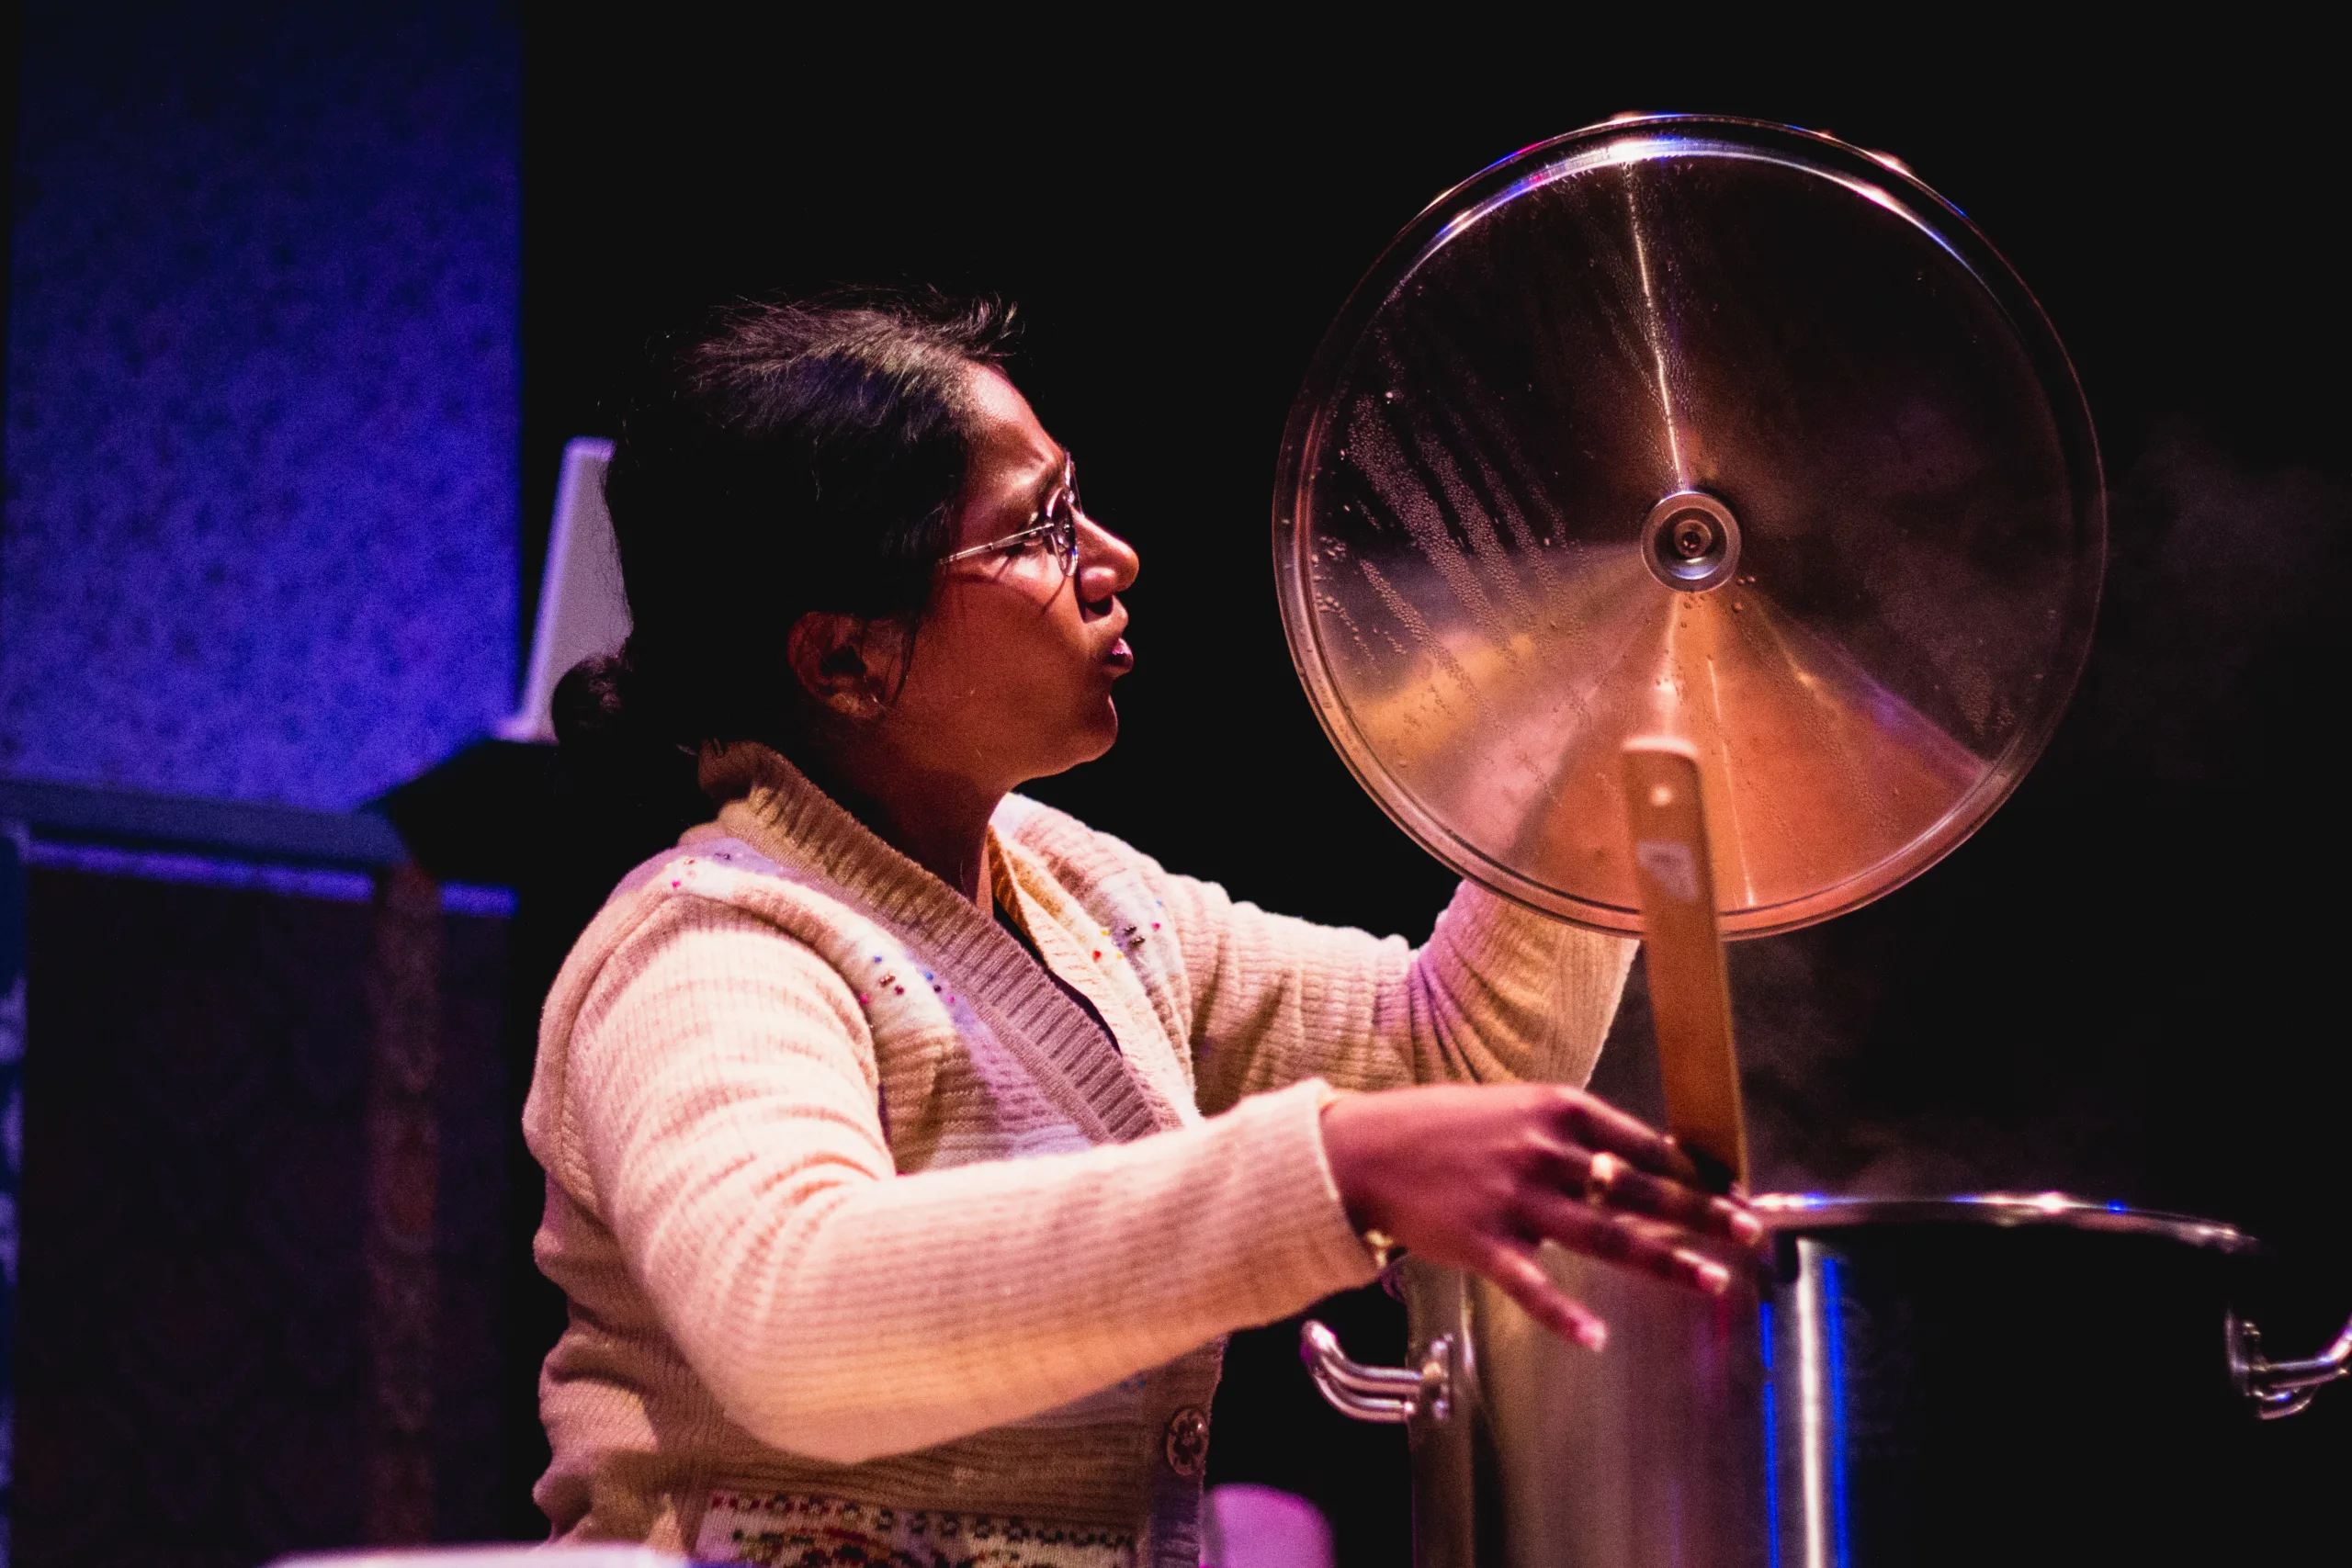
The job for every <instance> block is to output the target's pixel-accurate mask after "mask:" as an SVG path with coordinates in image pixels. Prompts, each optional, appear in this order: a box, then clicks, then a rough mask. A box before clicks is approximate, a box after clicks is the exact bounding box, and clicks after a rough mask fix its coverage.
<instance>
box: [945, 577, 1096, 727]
mask: <svg viewBox="0 0 2352 1568" xmlns="http://www.w3.org/2000/svg"><path fill="white" fill-rule="evenodd" d="M1061 609H1062V606H1061V605H1060V604H1039V603H1037V602H1036V601H1035V600H1029V599H1023V598H1022V597H1020V596H1017V595H1015V594H1012V593H1009V592H968V593H962V594H957V595H955V596H953V597H951V598H950V599H948V600H947V601H945V602H944V603H943V604H940V605H939V606H938V608H937V610H936V611H935V612H934V614H933V615H932V617H931V619H930V620H928V621H926V622H925V623H924V625H923V628H922V636H921V637H920V638H919V639H918V641H917V644H916V648H915V659H914V664H913V666H912V668H911V670H910V673H909V678H908V683H907V691H906V693H905V697H906V699H907V700H908V701H909V705H914V703H915V702H916V701H918V700H919V701H920V704H921V705H922V708H923V709H924V710H925V711H926V714H927V716H931V717H933V718H935V719H937V720H940V721H944V722H946V723H948V724H951V725H978V726H990V725H997V726H1001V725H1003V724H1005V723H1007V722H1008V721H1011V722H1016V723H1017V722H1019V721H1020V720H1022V719H1023V718H1024V717H1026V718H1031V719H1043V720H1047V721H1051V720H1052V719H1054V718H1056V717H1058V716H1059V715H1060V714H1061V713H1063V712H1065V711H1067V709H1068V705H1069V702H1070V700H1071V698H1072V697H1073V696H1075V695H1077V694H1079V693H1080V689H1081V688H1082V687H1083V684H1084V682H1083V681H1082V680H1081V679H1080V677H1081V676H1082V675H1083V673H1084V665H1085V650H1084V647H1083V643H1082V640H1081V639H1080V638H1078V637H1074V636H1073V635H1072V631H1071V628H1069V627H1068V626H1064V625H1063V624H1062V622H1063V619H1064V617H1063V616H1062V615H1060V614H1059V613H1058V612H1059V611H1060V610H1061Z"/></svg>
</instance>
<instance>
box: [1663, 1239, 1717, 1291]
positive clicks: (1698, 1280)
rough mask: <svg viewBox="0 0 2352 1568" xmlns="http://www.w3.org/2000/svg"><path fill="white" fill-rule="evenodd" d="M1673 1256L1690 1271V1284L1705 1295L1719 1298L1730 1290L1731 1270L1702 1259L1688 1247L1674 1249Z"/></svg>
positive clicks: (1709, 1259) (1707, 1259)
mask: <svg viewBox="0 0 2352 1568" xmlns="http://www.w3.org/2000/svg"><path fill="white" fill-rule="evenodd" d="M1674 1256H1675V1257H1676V1258H1679V1259H1680V1260H1681V1262H1682V1263H1683V1264H1684V1265H1685V1266H1686V1267H1688V1268H1689V1269H1690V1270H1691V1280H1692V1282H1693V1283H1695V1284H1696V1285H1697V1286H1698V1287H1699V1288H1700V1289H1701V1290H1702V1291H1704V1292H1707V1294H1709V1295H1711V1296H1720V1295H1722V1294H1723V1293H1724V1292H1725V1291H1728V1290H1730V1289H1731V1270H1730V1269H1726V1268H1724V1266H1723V1265H1722V1264H1720V1263H1717V1262H1715V1261H1713V1259H1712V1258H1702V1257H1700V1256H1699V1255H1698V1254H1697V1253H1695V1252H1692V1251H1691V1250H1690V1249H1689V1248H1688V1247H1676V1248H1675V1249H1674Z"/></svg>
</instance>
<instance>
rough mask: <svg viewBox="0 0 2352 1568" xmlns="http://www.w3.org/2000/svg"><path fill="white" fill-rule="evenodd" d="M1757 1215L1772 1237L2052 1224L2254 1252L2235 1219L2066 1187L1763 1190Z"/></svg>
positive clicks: (2255, 1247) (2250, 1239)
mask: <svg viewBox="0 0 2352 1568" xmlns="http://www.w3.org/2000/svg"><path fill="white" fill-rule="evenodd" d="M1754 1203H1755V1208H1756V1212H1757V1215H1758V1218H1760V1219H1761V1220H1763V1222H1764V1224H1766V1225H1767V1226H1768V1227H1770V1229H1771V1230H1772V1231H1773V1232H1775V1233H1776V1234H1779V1235H1801V1234H1803V1233H1804V1232H1806V1231H1817V1230H1838V1229H1844V1228H1846V1227H1849V1226H1852V1225H1972V1224H1973V1225H1996V1226H2000V1227H2003V1228H2010V1227H2016V1226H2022V1225H2055V1226H2059V1227H2062V1228H2064V1229H2069V1230H2086V1231H2100V1232H2105V1233H2109V1234H2114V1235H2155V1236H2163V1237H2165V1238H2166V1239H2168V1240H2171V1241H2177V1242H2183V1243H2186V1244H2187V1245H2188V1246H2190V1247H2210V1248H2211V1249H2212V1250H2214V1251H2216V1252H2225V1253H2245V1252H2256V1251H2258V1250H2260V1248H2261V1245H2262V1244H2261V1243H2260V1242H2258V1241H2256V1239H2255V1238H2254V1237H2252V1236H2250V1235H2246V1234H2245V1232H2243V1231H2241V1230H2239V1229H2238V1228H2237V1227H2236V1226H2234V1225H2225V1224H2222V1223H2221V1222H2220V1221H2218V1220H2200V1219H2198V1218H2197V1217H2195V1216H2194V1215H2190V1214H2169V1213H2162V1212H2161V1211H2157V1210H2152V1209H2135V1208H2132V1207H2131V1206H2130V1205H2129V1204H2126V1203H2114V1202H2109V1203H2100V1202H2095V1201H2091V1200H2089V1199H2086V1198H2077V1197H2075V1196H2073V1195H2072V1194H2070V1193H2065V1192H1968V1193H1958V1194H1955V1195H1953V1196H1951V1197H1949V1198H1838V1197H1831V1196H1828V1195H1826V1194H1824V1193H1819V1192H1766V1193H1762V1194H1760V1195H1758V1197H1757V1198H1756V1199H1755V1200H1754Z"/></svg>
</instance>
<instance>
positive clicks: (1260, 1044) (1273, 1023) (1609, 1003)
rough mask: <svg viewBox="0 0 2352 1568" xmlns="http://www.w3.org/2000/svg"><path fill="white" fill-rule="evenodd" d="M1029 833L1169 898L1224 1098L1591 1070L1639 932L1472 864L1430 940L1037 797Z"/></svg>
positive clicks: (1192, 1026) (1178, 985)
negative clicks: (1244, 892) (1269, 896)
mask: <svg viewBox="0 0 2352 1568" xmlns="http://www.w3.org/2000/svg"><path fill="white" fill-rule="evenodd" d="M1019 831H1020V835H1021V837H1022V840H1023V842H1024V843H1026V844H1028V845H1029V846H1030V847H1031V848H1032V849H1034V850H1035V851H1036V852H1040V853H1042V854H1044V855H1046V857H1047V858H1048V860H1049V861H1050V862H1052V863H1055V864H1056V866H1057V869H1058V870H1060V871H1061V872H1062V873H1063V874H1065V876H1067V877H1068V878H1069V880H1071V881H1072V882H1074V883H1076V884H1078V885H1081V886H1111V885H1114V884H1115V883H1116V882H1118V881H1119V880H1122V879H1125V878H1130V877H1132V878H1136V879H1137V880H1139V881H1140V882H1141V883H1142V884H1143V885H1144V886H1147V887H1148V889H1149V890H1150V892H1151V893H1152V895H1153V896H1154V897H1157V899H1158V900H1159V903H1160V904H1162V905H1164V906H1165V907H1166V908H1167V910H1168V918H1169V919H1170V922H1171V923H1172V924H1173V926H1174V928H1175V932H1176V937H1177V942H1178V948H1179V951H1180V953H1181V954H1182V973H1181V974H1180V975H1177V976H1171V979H1172V980H1173V982H1174V987H1173V988H1174V990H1175V991H1176V993H1177V994H1178V996H1179V998H1180V999H1181V1000H1182V1004H1183V1011H1184V1013H1185V1015H1186V1016H1185V1017H1184V1019H1183V1020H1182V1024H1183V1026H1184V1028H1185V1032H1187V1034H1188V1036H1189V1039H1188V1043H1189V1045H1190V1047H1191V1050H1192V1054H1193V1073H1194V1076H1195V1078H1196V1080H1197V1082H1198V1084H1199V1086H1200V1092H1199V1103H1200V1107H1201V1109H1202V1110H1203V1111H1206V1112H1208V1113H1210V1114H1212V1115H1214V1114H1216V1112H1218V1111H1223V1110H1225V1109H1226V1108H1227V1107H1229V1106H1232V1105H1235V1104H1237V1103H1238V1102H1239V1101H1240V1100H1242V1099H1243V1097H1244V1096H1247V1095H1251V1094H1256V1093H1260V1092H1261V1091H1263V1090H1266V1089H1275V1088H1279V1087H1281V1086H1282V1085H1284V1084H1288V1083H1295V1082H1296V1081H1297V1080H1299V1079H1300V1078H1303V1077H1308V1076H1310V1075H1312V1076H1319V1077H1325V1078H1328V1079H1329V1080H1330V1082H1331V1083H1332V1084H1333V1085H1334V1086H1336V1087H1339V1088H1341V1089H1394V1088H1398V1087H1401V1086H1403V1085H1407V1084H1414V1083H1444V1082H1449V1081H1452V1082H1467V1083H1494V1082H1500V1081H1508V1080H1511V1079H1521V1080H1525V1079H1538V1080H1543V1081H1546V1082H1555V1083H1576V1084H1581V1083H1583V1082H1584V1081H1585V1080H1586V1079H1587V1078H1588V1077H1590V1076H1591V1075H1592V1066H1593V1062H1594V1061H1595V1059H1596V1058H1598V1057H1599V1055H1600V1046H1601V1042H1602V1040H1603V1039H1604V1038H1605V1037H1606V1036H1607V1034H1608V1032H1609V1023H1610V1020H1611V1019H1612V1018H1613V1017H1615V1016H1616V1011H1617V998H1618V996H1619V994H1620V993H1621V992H1622V991H1623V989H1624V985H1625V972H1626V970H1627V969H1628V968H1629V967H1630V966H1631V965H1632V964H1633V960H1634V951H1635V946H1636V944H1635V943H1634V942H1631V941H1628V940H1626V939H1623V938H1621V937H1611V936H1603V935H1601V934H1600V933H1598V932H1594V931H1585V930H1582V929H1581V928H1578V927H1576V926H1571V925H1568V924H1566V922H1565V921H1560V920H1555V919H1550V918H1548V917H1546V916H1544V915H1539V914H1536V913H1534V912H1533V911H1532V910H1529V909H1526V908H1521V906H1519V905H1517V904H1514V903H1512V902H1510V900H1509V899H1506V898H1503V897H1498V896H1497V895H1495V894H1493V893H1489V892H1487V890H1486V889H1485V888H1483V887H1480V886H1476V884H1473V883H1468V882H1464V883H1463V884H1462V885H1461V886H1460V887H1459V888H1457V889H1456V890H1455V892H1454V895H1453V902H1452V903H1450V904H1448V905H1447V906H1446V908H1445V910H1444V912H1443V913H1442V914H1441V915H1439V917H1438V919H1437V926H1436V929H1435V930H1434V931H1431V932H1430V939H1429V941H1428V942H1426V943H1424V944H1423V945H1422V946H1421V947H1420V948H1419V949H1418V950H1416V949H1414V948H1412V947H1410V946H1408V944H1407V943H1406V942H1405V941H1404V939H1403V938H1401V937H1385V938H1382V937H1374V936H1373V935H1371V934H1370V933H1368V932H1365V931H1357V930H1354V929H1352V928H1348V927H1340V926H1323V925H1317V924H1314V923H1313V922H1311V921H1307V920H1301V919H1293V918H1292V917H1290V916H1287V915H1274V914H1269V913H1268V912H1266V911H1265V910H1264V909H1261V908H1259V907H1258V906H1256V905H1255V904H1250V903H1247V902H1244V901H1242V900H1239V899H1236V898H1234V897H1231V896H1230V895H1228V894H1227V892H1226V890H1225V889H1224V888H1223V887H1221V886H1217V885H1216V883H1213V882H1203V881H1200V880H1198V879H1196V878H1193V877H1189V876H1178V875H1174V874H1170V872H1168V871H1166V870H1164V869H1163V868H1162V867H1161V866H1160V864H1159V863H1158V862H1157V861H1155V860H1153V859H1152V858H1151V857H1150V856H1148V855H1146V854H1144V853H1142V852H1139V851H1137V850H1135V849H1132V848H1130V847H1129V846H1128V845H1126V844H1125V843H1124V842H1122V841H1121V840H1118V839H1116V838H1114V837H1113V836H1111V835H1110V834H1108V833H1103V832H1100V831H1097V830H1096V829H1091V828H1088V827H1086V826H1085V825H1084V824H1082V823H1080V822H1079V821H1077V820H1076V819H1075V818H1069V817H1068V816H1065V815H1063V814H1062V813H1060V812H1057V811H1054V810H1051V809H1050V808H1047V807H1039V806H1036V805H1035V804H1034V803H1031V802H1023V816H1022V818H1021V826H1020V829H1019Z"/></svg>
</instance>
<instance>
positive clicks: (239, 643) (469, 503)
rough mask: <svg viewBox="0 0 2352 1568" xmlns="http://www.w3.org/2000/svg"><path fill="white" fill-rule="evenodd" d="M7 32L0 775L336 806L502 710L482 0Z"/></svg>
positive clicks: (507, 190) (505, 315)
mask: <svg viewBox="0 0 2352 1568" xmlns="http://www.w3.org/2000/svg"><path fill="white" fill-rule="evenodd" d="M23 30H24V51H23V91H22V95H21V106H22V107H21V111H20V120H19V127H20V129H19V132H18V138H17V174H16V209H17V210H16V212H15V215H14V223H15V228H14V243H13V246H12V255H11V263H10V265H11V276H10V280H9V298H8V304H9V313H8V335H7V410H6V418H7V428H6V434H7V453H6V456H7V495H6V528H5V533H0V773H6V774H14V775H17V776H27V777H33V778H43V779H56V780H65V781H71V782H76V783H84V784H111V785H119V786H123V787H127V788H133V789H141V790H148V791H155V792H163V793H169V794H176V795H209V796H217V797H229V798H235V799H243V800H264V801H277V802H284V803H288V804H292V805H301V806H310V807H327V808H338V807H350V806H353V805H355V804H356V803H357V802H359V801H360V800H362V799H365V798H367V797H368V796H370V795H374V794H376V793H377V792H379V791H380V790H382V789H384V788H386V787H388V786H390V785H391V784H398V783H400V782H401V781H402V780H404V779H406V778H408V777H411V776H412V775H413V774H415V773H418V772H420V771H421V770H423V769H424V768H425V767H427V766H429V765H431V764H432V763H433V762H435V761H438V760H439V759H440V758H441V757H443V756H445V755H447V753H448V752H450V751H451V750H454V749H456V748H457V747H458V745H459V744H461V743H462V742H463V741H464V740H466V739H468V738H469V736H472V735H474V734H477V733H479V732H481V730H483V729H485V728H487V727H488V726H489V724H490V723H491V722H492V720H493V719H495V718H496V717H497V716H499V715H501V714H502V713H503V712H504V710H505V708H506V707H507V706H508V705H509V704H510V703H511V701H512V698H513V692H514V644H515V632H514V613H515V612H514V606H515V581H516V564H515V537H516V528H515V507H516V489H517V482H516V455H515V446H516V437H517V418H518V414H517V398H518V374H517V328H516V315H517V309H516V299H517V293H518V287H519V284H518V279H519V272H518V217H517V201H516V160H517V137H518V129H517V128H518V119H517V92H518V74H519V68H518V64H517V49H518V45H517V40H516V36H515V22H514V20H513V16H512V13H511V12H510V11H508V10H506V9H505V8H503V7H497V6H458V5H447V4H427V5H424V6H411V7H403V8H401V9H400V10H399V11H397V12H395V11H394V10H393V9H392V8H390V7H379V6H356V7H342V6H330V7H295V6H266V5H259V4H232V5H228V6H201V7H195V6H190V7H164V8H142V9H141V12H140V13H139V14H138V19H137V20H136V21H135V22H132V21H130V20H127V19H125V18H124V17H123V16H122V15H121V14H119V13H117V12H115V11H113V10H111V9H109V8H96V9H92V8H88V7H70V6H61V5H57V4H52V3H42V4H32V5H28V6H26V7H25V8H24V19H23Z"/></svg>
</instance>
